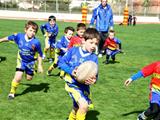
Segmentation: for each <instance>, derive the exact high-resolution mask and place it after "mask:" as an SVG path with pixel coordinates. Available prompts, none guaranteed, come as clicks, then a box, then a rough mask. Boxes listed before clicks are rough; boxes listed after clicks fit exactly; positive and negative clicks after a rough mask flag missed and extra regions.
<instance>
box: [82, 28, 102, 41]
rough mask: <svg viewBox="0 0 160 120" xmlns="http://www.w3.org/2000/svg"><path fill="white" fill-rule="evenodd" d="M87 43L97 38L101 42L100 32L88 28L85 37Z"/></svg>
mask: <svg viewBox="0 0 160 120" xmlns="http://www.w3.org/2000/svg"><path fill="white" fill-rule="evenodd" d="M83 37H84V39H85V41H86V40H87V39H93V38H96V39H97V40H98V41H99V40H100V35H99V32H98V31H97V30H96V29H95V28H87V29H86V31H85V32H84V35H83Z"/></svg>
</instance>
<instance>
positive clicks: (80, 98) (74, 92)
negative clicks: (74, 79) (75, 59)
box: [65, 84, 88, 120]
mask: <svg viewBox="0 0 160 120" xmlns="http://www.w3.org/2000/svg"><path fill="white" fill-rule="evenodd" d="M65 89H66V91H67V92H69V94H70V96H71V97H72V99H73V101H75V102H76V103H77V105H78V108H79V109H78V110H77V114H76V119H75V120H85V117H86V113H87V111H88V101H87V100H86V99H85V97H86V96H84V93H83V92H82V91H81V90H80V89H78V86H77V87H70V86H68V84H66V85H65Z"/></svg>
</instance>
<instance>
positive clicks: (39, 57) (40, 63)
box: [38, 55, 43, 73]
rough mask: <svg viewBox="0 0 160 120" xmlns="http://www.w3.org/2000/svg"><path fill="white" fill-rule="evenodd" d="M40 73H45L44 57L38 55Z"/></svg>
mask: <svg viewBox="0 0 160 120" xmlns="http://www.w3.org/2000/svg"><path fill="white" fill-rule="evenodd" d="M38 72H39V73H43V67H42V57H41V56H40V55H38Z"/></svg>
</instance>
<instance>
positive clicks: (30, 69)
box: [16, 59, 36, 76]
mask: <svg viewBox="0 0 160 120" xmlns="http://www.w3.org/2000/svg"><path fill="white" fill-rule="evenodd" d="M35 66H36V65H35V61H32V62H28V63H26V62H23V61H22V60H20V59H17V67H16V71H22V72H24V71H25V73H26V74H28V75H31V76H33V75H34V72H35Z"/></svg>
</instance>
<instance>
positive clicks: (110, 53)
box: [106, 49, 119, 56]
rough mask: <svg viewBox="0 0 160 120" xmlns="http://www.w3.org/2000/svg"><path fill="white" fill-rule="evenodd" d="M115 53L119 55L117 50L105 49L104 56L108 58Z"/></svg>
mask: <svg viewBox="0 0 160 120" xmlns="http://www.w3.org/2000/svg"><path fill="white" fill-rule="evenodd" d="M117 53H119V50H110V49H106V54H107V55H109V56H115V55H116V54H117Z"/></svg>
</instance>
